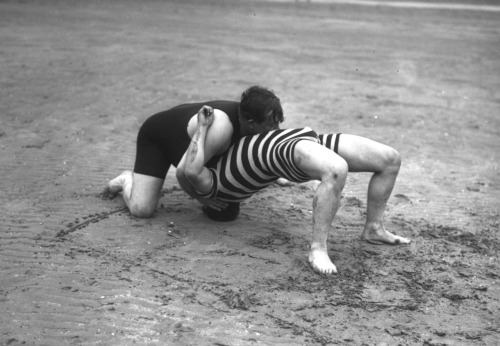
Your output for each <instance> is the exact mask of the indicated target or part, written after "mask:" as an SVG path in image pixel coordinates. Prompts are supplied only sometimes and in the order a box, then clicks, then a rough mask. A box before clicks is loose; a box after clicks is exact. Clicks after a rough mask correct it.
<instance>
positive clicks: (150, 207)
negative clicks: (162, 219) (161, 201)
mask: <svg viewBox="0 0 500 346" xmlns="http://www.w3.org/2000/svg"><path fill="white" fill-rule="evenodd" d="M156 208H157V203H155V204H141V203H131V205H130V206H129V210H130V214H132V216H135V217H138V218H140V219H147V218H150V217H152V216H153V214H154V213H155V211H156Z"/></svg>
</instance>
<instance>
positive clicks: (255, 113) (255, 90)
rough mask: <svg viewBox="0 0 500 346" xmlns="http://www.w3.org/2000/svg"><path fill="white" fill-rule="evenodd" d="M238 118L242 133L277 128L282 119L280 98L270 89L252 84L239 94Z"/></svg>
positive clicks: (247, 133) (248, 133)
mask: <svg viewBox="0 0 500 346" xmlns="http://www.w3.org/2000/svg"><path fill="white" fill-rule="evenodd" d="M239 119H240V131H241V133H242V134H243V135H254V134H257V133H262V132H267V131H270V130H275V129H278V128H279V123H281V122H283V120H284V117H283V109H282V108H281V103H280V99H279V98H278V97H276V95H274V93H273V92H272V91H271V90H268V89H266V88H263V87H260V86H252V87H250V88H248V89H247V90H245V91H244V92H243V94H241V101H240V107H239Z"/></svg>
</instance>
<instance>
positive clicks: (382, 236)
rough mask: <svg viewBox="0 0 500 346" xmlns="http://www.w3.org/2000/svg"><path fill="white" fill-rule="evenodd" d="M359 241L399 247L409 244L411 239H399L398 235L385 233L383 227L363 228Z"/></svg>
mask: <svg viewBox="0 0 500 346" xmlns="http://www.w3.org/2000/svg"><path fill="white" fill-rule="evenodd" d="M361 240H364V241H367V242H368V243H370V244H376V245H383V244H389V245H401V244H409V243H410V242H411V239H408V238H404V237H400V236H399V235H395V234H392V233H391V232H388V231H386V230H385V228H384V227H383V226H381V227H375V226H372V227H365V229H364V231H363V234H361Z"/></svg>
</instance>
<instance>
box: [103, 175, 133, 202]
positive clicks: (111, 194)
mask: <svg viewBox="0 0 500 346" xmlns="http://www.w3.org/2000/svg"><path fill="white" fill-rule="evenodd" d="M131 176H132V171H123V172H122V174H120V175H119V176H117V177H116V178H114V179H111V180H110V181H109V182H108V183H107V184H106V187H105V188H104V190H103V191H102V193H101V196H102V198H105V199H113V198H115V197H116V196H117V195H118V193H120V192H121V191H122V189H123V184H124V183H125V180H126V179H128V178H129V177H131Z"/></svg>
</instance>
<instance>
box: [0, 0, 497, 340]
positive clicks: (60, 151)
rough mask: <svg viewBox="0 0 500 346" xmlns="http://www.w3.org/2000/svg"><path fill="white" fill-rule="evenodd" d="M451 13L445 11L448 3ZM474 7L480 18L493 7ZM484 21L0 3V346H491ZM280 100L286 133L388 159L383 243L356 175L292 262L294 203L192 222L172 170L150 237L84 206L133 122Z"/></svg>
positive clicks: (284, 191) (418, 12)
mask: <svg viewBox="0 0 500 346" xmlns="http://www.w3.org/2000/svg"><path fill="white" fill-rule="evenodd" d="M448 2H451V3H464V2H465V1H448ZM482 3H483V4H488V5H495V3H494V2H493V1H489V2H488V1H483V2H482ZM499 23H500V13H499V12H492V11H481V10H478V11H476V10H444V9H443V10H438V9H422V8H420V9H419V8H398V7H385V6H354V5H348V4H333V5H332V4H330V5H317V4H312V3H305V2H300V3H288V4H275V5H273V4H266V3H264V2H256V3H254V2H246V3H245V2H237V1H222V0H221V1H217V0H212V1H205V2H203V3H202V2H199V3H197V2H196V1H178V2H167V1H153V0H146V1H106V2H103V1H19V2H14V1H0V66H1V73H0V98H1V103H0V120H1V123H0V177H1V182H0V189H1V194H0V207H1V210H2V211H1V214H0V311H1V313H0V344H1V345H62V344H75V345H97V344H103V345H132V344H152V345H217V346H222V345H498V344H499V340H500V314H499V308H500V285H499V282H500V270H499V269H500V263H499V258H498V256H499V250H500V235H499V211H500V208H499V206H500V202H499V201H500V178H499V167H498V165H499V159H500V154H499V153H500V136H499V134H500V117H499V114H500V79H499V78H500V77H499V76H500V48H499V47H500V25H499ZM252 84H261V85H264V86H268V87H271V88H272V89H274V90H275V91H276V93H277V94H278V95H280V96H281V99H282V102H283V106H284V109H285V113H286V118H287V120H286V122H285V126H286V127H299V126H305V125H307V126H311V127H313V128H314V129H316V130H317V131H318V132H320V133H321V132H345V133H353V134H359V135H363V136H368V137H370V138H373V139H375V140H379V141H382V142H385V143H387V144H389V145H391V146H393V147H395V148H397V149H398V150H399V151H400V152H401V154H402V155H403V166H402V169H401V174H400V177H399V180H398V183H397V186H396V188H395V190H394V193H393V197H392V198H391V200H390V203H389V205H388V208H387V228H388V229H389V230H391V231H392V232H395V233H397V234H401V235H403V236H407V237H411V238H412V239H413V242H412V243H411V245H409V246H403V247H390V246H374V245H368V244H365V243H363V242H360V241H359V240H358V239H359V236H360V234H361V230H362V227H363V222H364V213H365V206H366V197H365V194H366V185H367V182H368V179H369V175H365V174H356V175H350V176H349V179H348V183H347V186H346V188H345V192H344V196H343V203H342V207H341V210H340V211H339V214H338V217H337V218H336V220H335V221H334V223H333V224H332V228H331V236H330V240H329V247H330V255H331V257H332V258H333V259H334V262H335V263H336V264H337V267H338V268H339V271H340V273H339V275H337V276H332V277H322V276H319V275H317V274H315V273H313V272H312V271H311V269H310V268H309V267H308V265H307V261H306V254H307V250H308V242H309V238H310V232H311V222H312V221H311V205H312V196H313V192H314V187H315V186H316V184H315V183H314V182H311V183H308V184H303V185H294V186H292V187H287V188H285V187H279V186H272V187H270V188H268V189H267V190H266V191H264V192H262V193H259V194H258V195H256V196H254V197H253V198H252V199H251V200H249V201H248V202H247V203H245V204H244V205H243V206H242V211H241V216H240V218H239V219H238V220H237V221H235V222H232V223H216V222H211V221H209V220H207V219H206V218H205V217H204V215H203V214H202V212H201V210H200V208H199V206H198V205H197V203H196V202H195V201H193V200H191V199H189V198H188V197H187V196H186V195H185V194H184V193H182V191H180V189H179V187H178V185H177V184H176V181H175V179H174V175H173V173H174V172H173V170H172V171H171V172H170V173H169V176H168V179H167V181H166V183H165V190H164V192H165V193H164V196H163V197H162V199H161V203H160V206H159V208H158V211H157V213H156V216H155V217H154V218H152V219H148V220H141V219H136V218H134V217H131V216H130V214H129V213H128V212H127V211H126V210H125V209H124V204H123V202H122V200H121V199H120V198H117V199H115V200H112V201H109V200H103V199H101V198H100V197H99V193H100V192H101V190H102V188H103V186H104V184H105V182H106V181H107V180H108V179H110V178H112V177H114V176H115V175H117V174H118V173H120V172H121V171H122V170H124V169H130V168H131V167H132V165H133V161H134V155H135V136H136V133H137V130H138V128H139V126H140V124H141V123H142V122H143V121H144V120H145V119H146V118H147V117H148V116H149V115H151V114H153V113H155V112H157V111H161V110H164V109H167V108H169V107H171V106H174V105H176V104H179V103H183V102H189V101H203V100H209V99H238V97H239V94H240V93H241V91H242V90H244V89H245V88H246V87H248V86H250V85H252Z"/></svg>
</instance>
